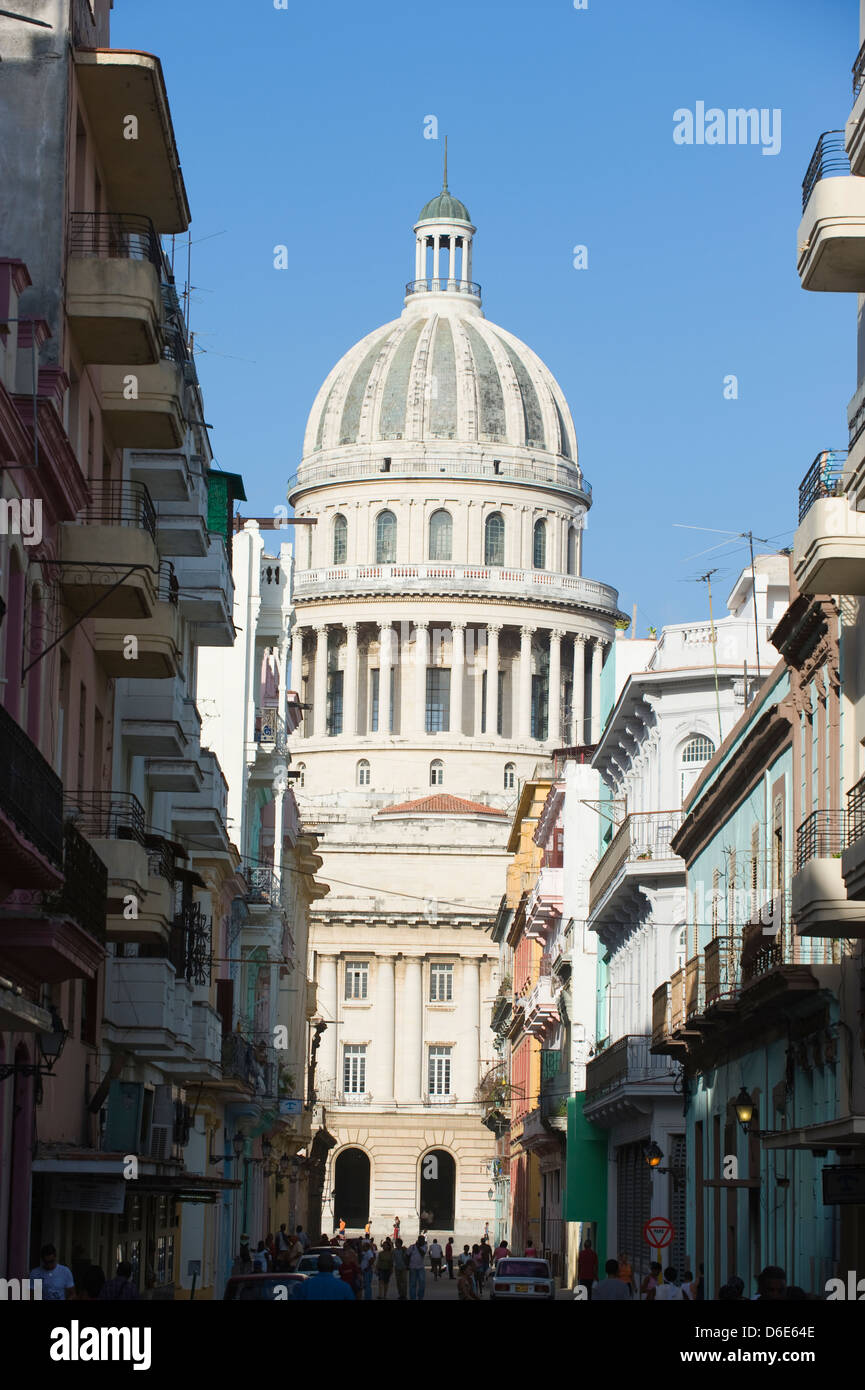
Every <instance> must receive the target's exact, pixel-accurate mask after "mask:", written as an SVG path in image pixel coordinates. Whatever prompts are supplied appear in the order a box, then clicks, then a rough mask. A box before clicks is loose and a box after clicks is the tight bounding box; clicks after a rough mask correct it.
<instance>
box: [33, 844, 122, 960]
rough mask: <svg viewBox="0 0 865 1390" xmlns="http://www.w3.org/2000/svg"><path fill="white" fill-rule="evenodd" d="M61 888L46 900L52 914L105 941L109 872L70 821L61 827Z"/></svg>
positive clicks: (97, 939)
mask: <svg viewBox="0 0 865 1390" xmlns="http://www.w3.org/2000/svg"><path fill="white" fill-rule="evenodd" d="M63 880H64V882H63V887H62V888H61V889H60V890H59V892H57V893H52V894H51V895H50V896H48V897H46V899H45V906H46V907H47V908H48V909H49V910H50V911H51V912H52V913H53V914H59V915H60V916H63V917H71V918H72V919H73V920H74V921H76V922H77V923H78V925H79V926H80V927H83V928H84V930H85V931H86V932H87V933H88V934H89V935H90V936H92V937H93V938H94V939H95V940H96V941H104V940H105V914H106V907H107V898H108V870H107V868H106V867H105V865H104V864H103V862H102V860H101V859H100V858H99V855H98V854H97V853H96V851H95V849H94V848H93V846H92V845H90V844H88V842H87V840H85V838H84V836H83V835H81V834H79V832H78V830H77V829H76V827H75V826H74V825H73V824H72V822H71V821H67V822H66V823H65V825H64V826H63Z"/></svg>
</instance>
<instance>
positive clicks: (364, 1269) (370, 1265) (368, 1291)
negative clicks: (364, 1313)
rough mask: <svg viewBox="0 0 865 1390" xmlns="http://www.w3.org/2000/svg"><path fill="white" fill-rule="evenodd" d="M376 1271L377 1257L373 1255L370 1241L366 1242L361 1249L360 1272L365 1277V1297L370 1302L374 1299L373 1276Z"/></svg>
mask: <svg viewBox="0 0 865 1390" xmlns="http://www.w3.org/2000/svg"><path fill="white" fill-rule="evenodd" d="M374 1269H375V1255H374V1254H373V1253H372V1250H371V1248H370V1244H369V1241H368V1240H365V1241H364V1242H363V1244H362V1245H361V1247H360V1272H361V1274H362V1275H363V1296H364V1299H365V1300H366V1301H367V1302H369V1300H370V1299H371V1298H372V1276H373V1270H374Z"/></svg>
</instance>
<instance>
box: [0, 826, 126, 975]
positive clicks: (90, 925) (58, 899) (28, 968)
mask: <svg viewBox="0 0 865 1390" xmlns="http://www.w3.org/2000/svg"><path fill="white" fill-rule="evenodd" d="M107 894H108V871H107V869H106V867H105V865H104V864H103V863H102V861H101V859H100V858H99V856H98V855H97V854H96V853H95V851H94V850H93V848H92V847H91V846H90V845H89V844H88V842H87V840H85V839H84V837H83V836H82V835H80V834H79V833H78V831H77V830H76V829H75V827H74V826H73V825H71V824H70V823H69V822H67V823H66V824H65V825H64V826H63V887H62V888H61V889H59V891H57V892H55V893H46V892H43V893H35V894H34V893H33V892H26V893H19V894H13V895H12V897H11V898H8V899H7V901H6V902H5V903H4V904H3V905H2V906H0V967H2V969H3V970H9V971H10V972H11V973H12V974H13V975H14V977H15V978H16V979H17V980H20V981H22V982H30V983H32V984H33V985H34V986H36V985H38V984H43V983H46V982H47V983H51V984H59V983H61V982H62V981H63V980H71V979H93V978H94V977H95V975H96V974H97V972H98V970H99V966H100V965H101V963H102V960H103V958H104V955H105V952H104V949H103V946H102V943H103V942H104V940H105V913H106V901H107Z"/></svg>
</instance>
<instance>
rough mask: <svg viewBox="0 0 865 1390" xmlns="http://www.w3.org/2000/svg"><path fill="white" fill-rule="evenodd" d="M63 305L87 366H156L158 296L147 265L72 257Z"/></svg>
mask: <svg viewBox="0 0 865 1390" xmlns="http://www.w3.org/2000/svg"><path fill="white" fill-rule="evenodd" d="M66 306H67V314H68V316H69V320H70V323H71V326H72V331H73V333H74V334H75V341H76V343H77V345H78V347H79V349H80V351H81V355H82V358H83V360H84V361H85V362H93V363H100V364H101V363H105V364H111V365H115V366H119V365H124V364H128V365H129V366H144V365H145V364H147V363H152V362H158V361H159V356H160V352H161V342H160V337H159V320H160V317H161V314H162V294H161V290H160V285H159V276H158V275H157V273H156V267H155V266H153V265H151V263H150V261H145V260H124V259H123V258H122V257H114V258H111V259H109V258H102V257H97V256H93V257H86V258H84V257H82V258H78V257H71V258H70V260H69V262H68V264H67V268H66Z"/></svg>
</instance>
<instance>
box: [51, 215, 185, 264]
mask: <svg viewBox="0 0 865 1390" xmlns="http://www.w3.org/2000/svg"><path fill="white" fill-rule="evenodd" d="M69 255H70V256H72V257H73V258H74V259H76V260H83V259H89V258H91V257H93V258H98V259H99V260H118V261H150V264H151V265H153V266H155V267H156V269H157V271H159V272H160V274H161V272H162V248H161V246H160V244H159V237H158V236H157V234H156V229H155V227H154V226H153V223H152V222H151V220H150V218H149V217H143V216H142V215H141V214H140V213H132V212H73V213H70V214H69Z"/></svg>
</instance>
